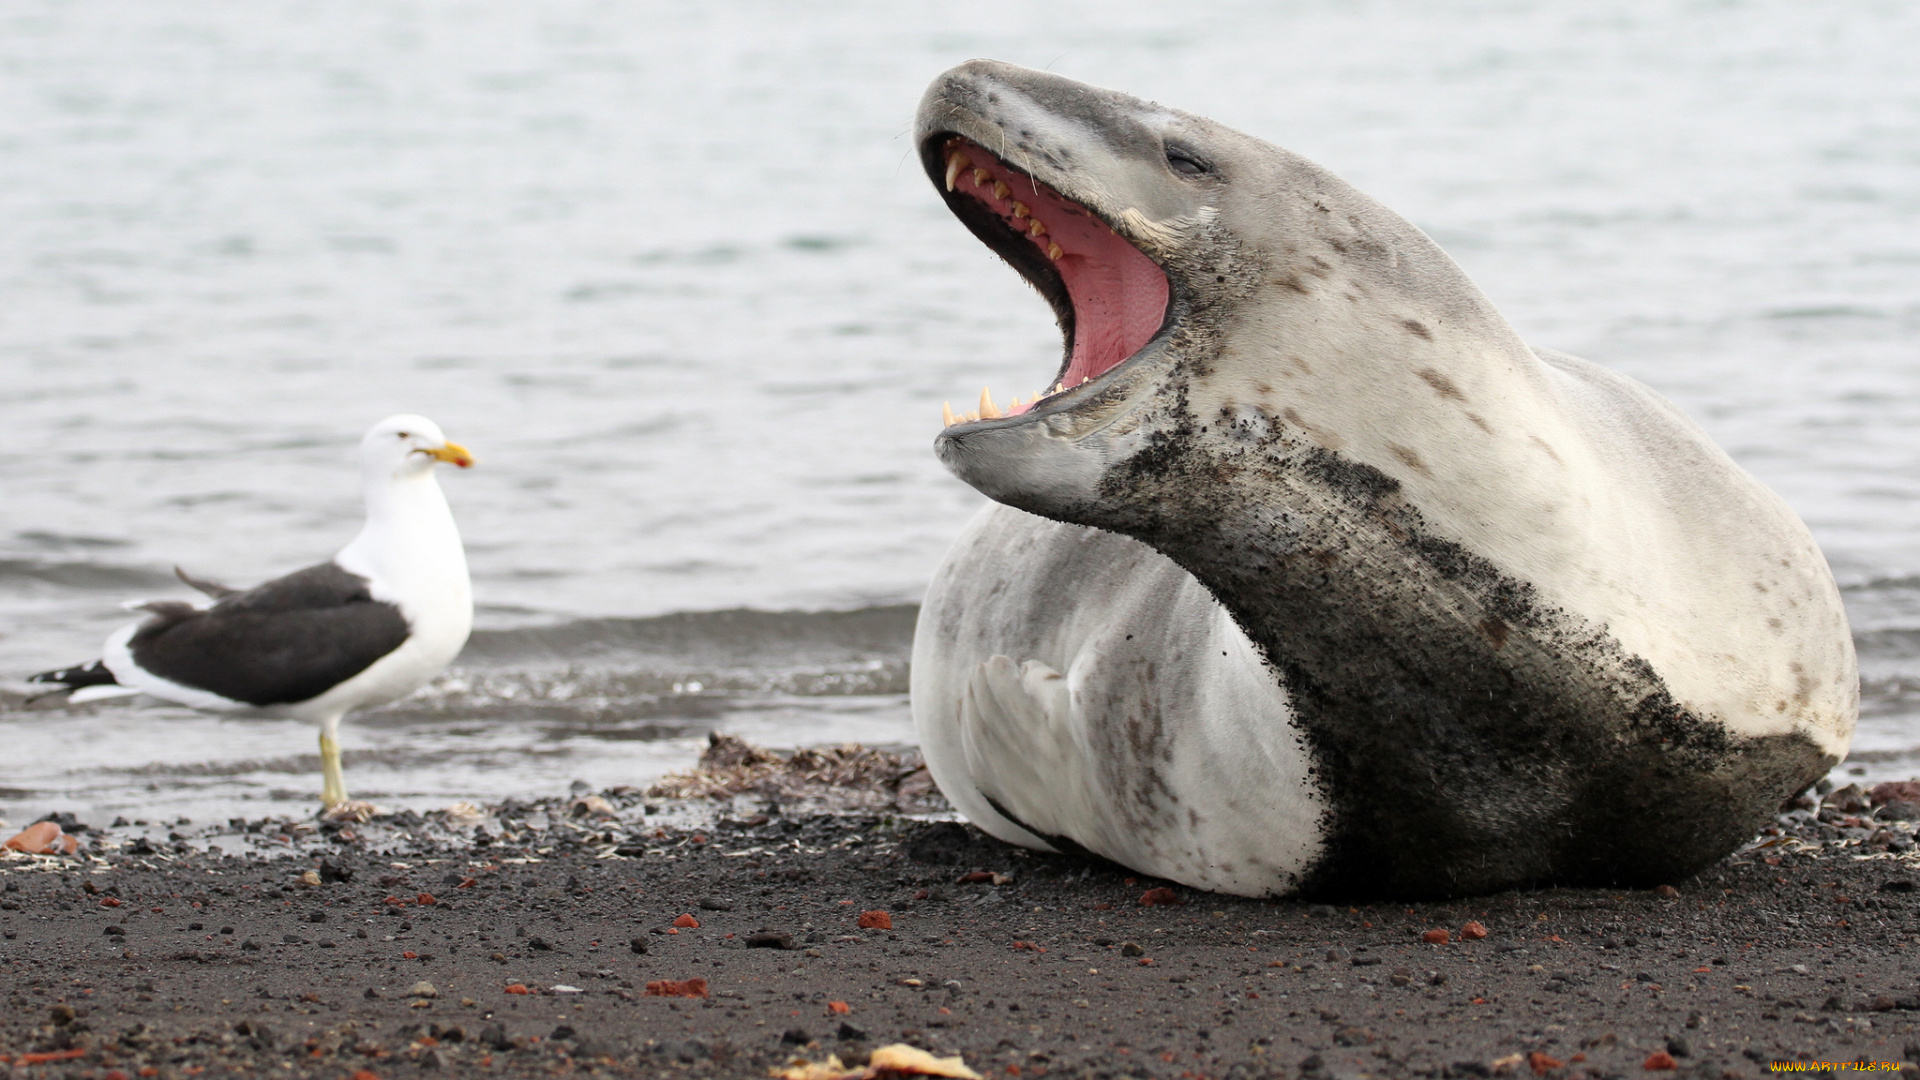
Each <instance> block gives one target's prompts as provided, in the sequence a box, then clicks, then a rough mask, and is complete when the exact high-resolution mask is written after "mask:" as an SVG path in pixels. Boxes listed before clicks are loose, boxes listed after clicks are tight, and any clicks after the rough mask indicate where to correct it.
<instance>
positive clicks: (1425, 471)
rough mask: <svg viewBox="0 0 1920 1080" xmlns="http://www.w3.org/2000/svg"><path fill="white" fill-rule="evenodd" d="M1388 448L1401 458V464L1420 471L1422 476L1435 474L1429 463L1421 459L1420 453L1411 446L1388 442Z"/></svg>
mask: <svg viewBox="0 0 1920 1080" xmlns="http://www.w3.org/2000/svg"><path fill="white" fill-rule="evenodd" d="M1387 449H1388V450H1389V451H1391V452H1392V453H1393V456H1394V457H1397V458H1399V459H1400V463H1401V464H1403V465H1405V466H1406V467H1407V468H1409V469H1412V470H1413V471H1414V472H1417V473H1419V474H1420V475H1421V476H1432V475H1433V470H1431V469H1429V468H1427V463H1426V462H1424V461H1421V460H1420V455H1419V454H1416V453H1414V452H1413V450H1412V449H1411V448H1409V447H1405V446H1401V445H1400V444H1399V443H1388V444H1387Z"/></svg>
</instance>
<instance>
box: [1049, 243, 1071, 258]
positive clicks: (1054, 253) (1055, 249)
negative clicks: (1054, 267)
mask: <svg viewBox="0 0 1920 1080" xmlns="http://www.w3.org/2000/svg"><path fill="white" fill-rule="evenodd" d="M1065 254H1066V252H1065V251H1063V250H1061V247H1060V245H1059V244H1056V243H1054V242H1052V241H1051V240H1049V241H1048V242H1047V258H1049V259H1052V260H1053V261H1054V262H1059V261H1060V256H1062V255H1065Z"/></svg>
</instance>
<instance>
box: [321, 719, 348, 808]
mask: <svg viewBox="0 0 1920 1080" xmlns="http://www.w3.org/2000/svg"><path fill="white" fill-rule="evenodd" d="M320 775H321V783H320V806H321V808H322V809H324V810H332V809H333V808H334V807H337V806H339V805H341V804H342V803H344V802H346V801H347V782H346V780H345V779H344V778H343V777H342V776H341V775H340V717H338V716H329V717H327V718H326V719H325V720H322V721H321V722H320Z"/></svg>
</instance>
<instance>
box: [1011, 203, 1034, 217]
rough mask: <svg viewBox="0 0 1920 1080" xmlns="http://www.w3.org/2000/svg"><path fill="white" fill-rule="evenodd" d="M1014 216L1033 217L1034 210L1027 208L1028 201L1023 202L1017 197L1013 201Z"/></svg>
mask: <svg viewBox="0 0 1920 1080" xmlns="http://www.w3.org/2000/svg"><path fill="white" fill-rule="evenodd" d="M1013 216H1014V217H1017V218H1026V217H1032V216H1033V211H1031V210H1029V209H1027V204H1026V203H1023V202H1021V201H1020V200H1018V199H1015V200H1014V202H1013Z"/></svg>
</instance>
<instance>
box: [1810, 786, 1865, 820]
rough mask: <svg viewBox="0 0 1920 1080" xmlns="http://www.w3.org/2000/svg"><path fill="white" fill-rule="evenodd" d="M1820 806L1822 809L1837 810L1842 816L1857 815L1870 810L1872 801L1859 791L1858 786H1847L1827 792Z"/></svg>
mask: <svg viewBox="0 0 1920 1080" xmlns="http://www.w3.org/2000/svg"><path fill="white" fill-rule="evenodd" d="M1820 805H1821V806H1822V808H1824V809H1827V810H1838V811H1840V812H1841V813H1843V814H1858V813H1860V812H1862V811H1864V810H1869V809H1871V808H1872V807H1873V800H1872V799H1870V798H1868V797H1867V793H1866V792H1865V791H1863V790H1861V788H1860V785H1859V784H1848V785H1847V786H1846V787H1843V788H1839V789H1837V790H1835V791H1832V792H1829V793H1828V794H1827V797H1826V798H1824V799H1822V800H1820Z"/></svg>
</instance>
